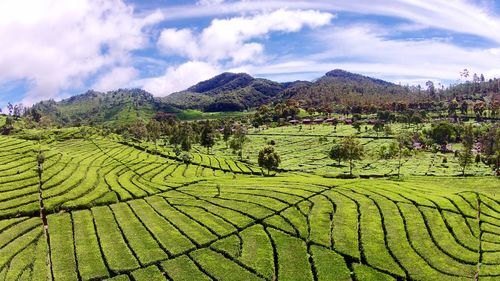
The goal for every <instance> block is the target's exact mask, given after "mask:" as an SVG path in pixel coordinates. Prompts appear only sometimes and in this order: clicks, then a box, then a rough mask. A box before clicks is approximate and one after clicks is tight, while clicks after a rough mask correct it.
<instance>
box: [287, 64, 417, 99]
mask: <svg viewBox="0 0 500 281" xmlns="http://www.w3.org/2000/svg"><path fill="white" fill-rule="evenodd" d="M411 96H412V93H411V91H410V90H409V88H407V87H402V86H400V85H396V84H394V83H391V82H387V81H384V80H380V79H375V78H371V77H367V76H363V75H360V74H355V73H351V72H347V71H344V70H340V69H335V70H332V71H330V72H327V73H326V74H325V75H324V76H323V77H320V78H319V79H317V80H316V81H314V82H312V83H296V84H293V85H291V86H289V87H287V88H286V89H285V90H283V91H282V92H281V93H280V94H279V95H278V96H277V99H280V100H287V99H295V100H298V101H301V104H302V105H303V106H306V107H307V106H311V107H318V106H322V105H325V104H331V103H339V104H359V103H373V104H380V103H385V102H394V101H402V100H407V99H409V98H411Z"/></svg>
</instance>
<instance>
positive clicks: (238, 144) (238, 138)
mask: <svg viewBox="0 0 500 281" xmlns="http://www.w3.org/2000/svg"><path fill="white" fill-rule="evenodd" d="M122 135H123V136H124V137H125V138H126V139H132V140H134V141H143V140H147V141H151V142H153V143H154V144H155V150H156V151H158V142H159V141H162V142H161V143H162V144H163V145H167V144H169V145H171V146H173V148H174V151H175V153H176V154H177V155H178V156H179V158H180V159H182V160H183V161H184V162H186V163H189V162H190V161H191V159H192V157H191V155H190V154H189V152H190V151H191V149H192V147H193V144H195V143H198V144H199V145H201V146H202V147H205V148H206V149H207V154H210V149H211V148H212V147H213V146H214V145H216V144H217V143H218V142H219V141H224V143H225V145H226V148H230V149H231V151H232V152H233V153H234V154H236V155H238V157H239V159H240V160H244V157H243V151H244V147H245V144H246V143H248V142H249V141H250V139H249V138H248V137H247V129H246V127H245V126H244V125H242V124H239V123H235V122H233V121H224V120H204V121H196V122H195V121H193V122H181V121H179V120H177V119H176V118H175V116H173V115H168V114H167V115H165V114H164V113H159V114H157V115H156V116H155V118H152V119H151V120H149V122H148V123H145V122H143V121H142V120H138V121H137V122H136V123H134V124H132V125H131V126H130V127H129V128H128V129H127V130H124V131H123V132H122ZM280 162H281V158H280V156H279V154H278V153H277V152H276V151H275V149H274V147H273V146H272V145H270V146H266V147H264V148H263V149H262V150H261V151H260V152H259V156H258V163H259V166H261V167H262V168H265V169H267V171H268V175H269V174H270V171H276V170H277V169H278V167H279V164H280Z"/></svg>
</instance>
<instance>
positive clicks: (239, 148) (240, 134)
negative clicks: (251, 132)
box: [229, 126, 250, 160]
mask: <svg viewBox="0 0 500 281" xmlns="http://www.w3.org/2000/svg"><path fill="white" fill-rule="evenodd" d="M249 140H250V139H249V138H248V137H247V132H246V130H245V128H244V127H243V126H238V127H237V128H236V131H235V132H234V134H233V138H232V139H231V141H230V142H229V147H231V149H232V150H233V153H236V152H238V155H239V157H240V160H241V159H243V146H244V145H245V143H246V142H248V141H249Z"/></svg>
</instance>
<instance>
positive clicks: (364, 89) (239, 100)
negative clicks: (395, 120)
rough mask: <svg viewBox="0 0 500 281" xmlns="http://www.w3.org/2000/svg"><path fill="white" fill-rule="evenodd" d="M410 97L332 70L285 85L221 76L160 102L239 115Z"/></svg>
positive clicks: (402, 91)
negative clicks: (295, 104)
mask: <svg viewBox="0 0 500 281" xmlns="http://www.w3.org/2000/svg"><path fill="white" fill-rule="evenodd" d="M409 94H410V91H409V89H407V88H404V87H402V86H399V85H396V84H393V83H390V82H387V81H383V80H380V79H375V78H371V77H367V76H363V75H359V74H355V73H350V72H347V71H344V70H340V69H335V70H332V71H330V72H328V73H326V74H325V75H324V76H323V77H321V78H319V79H317V80H316V81H314V82H307V81H295V82H286V83H277V82H273V81H270V80H266V79H259V78H253V77H252V76H250V75H248V74H245V73H222V74H220V75H217V76H215V77H213V78H211V79H209V80H206V81H203V82H200V83H198V84H196V85H194V86H192V87H190V88H188V89H187V90H185V91H182V92H177V93H174V94H171V95H170V96H167V97H165V98H163V99H162V101H163V102H165V103H167V104H171V105H173V106H175V107H178V108H182V109H199V110H203V111H241V110H246V109H250V108H255V107H258V106H260V105H262V104H267V103H270V102H280V101H284V100H287V99H296V100H299V101H301V103H302V104H303V105H304V106H312V107H317V106H322V105H324V104H325V103H332V102H337V103H339V102H343V101H345V102H346V103H347V102H351V100H353V99H359V97H360V96H364V97H363V98H364V99H365V100H367V101H370V102H374V103H377V102H378V101H389V100H394V95H401V97H402V96H405V95H406V96H408V95H409Z"/></svg>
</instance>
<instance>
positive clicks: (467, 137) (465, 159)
mask: <svg viewBox="0 0 500 281" xmlns="http://www.w3.org/2000/svg"><path fill="white" fill-rule="evenodd" d="M462 145H463V146H464V148H463V149H462V151H461V152H460V153H459V154H458V163H459V164H460V167H462V176H465V169H466V168H467V166H468V165H469V164H470V163H472V161H473V160H472V159H473V155H472V154H473V153H472V147H473V146H474V132H473V128H472V125H470V124H468V125H466V126H465V127H464V132H463V136H462Z"/></svg>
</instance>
